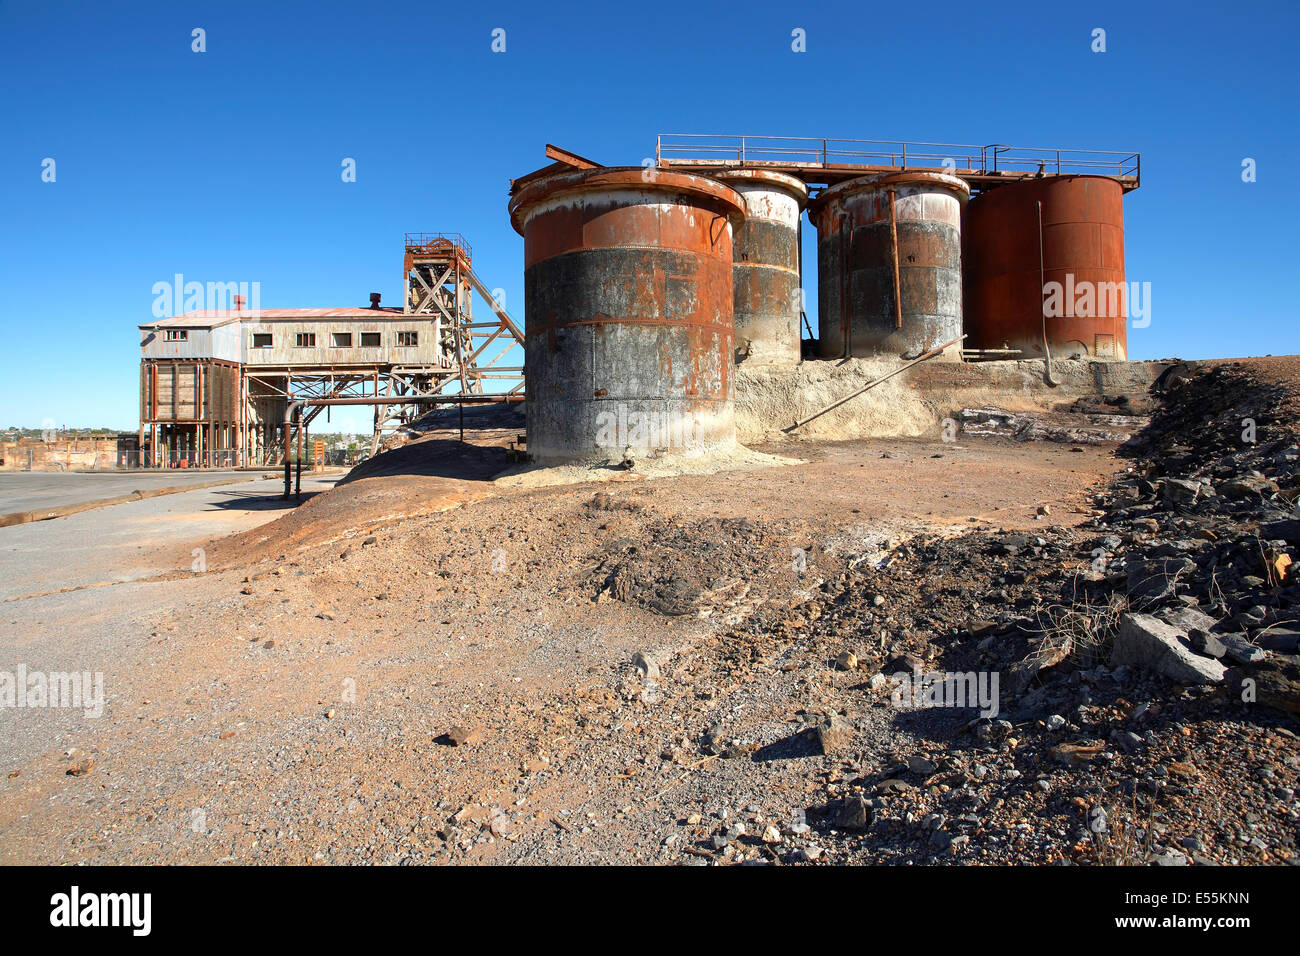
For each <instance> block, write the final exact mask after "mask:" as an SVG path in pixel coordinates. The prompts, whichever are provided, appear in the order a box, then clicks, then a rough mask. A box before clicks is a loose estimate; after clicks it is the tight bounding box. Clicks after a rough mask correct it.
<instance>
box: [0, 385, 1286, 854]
mask: <svg viewBox="0 0 1300 956" xmlns="http://www.w3.org/2000/svg"><path fill="white" fill-rule="evenodd" d="M1165 384H1166V385H1168V384H1169V383H1168V382H1166V383H1165ZM1260 388H1261V386H1260V385H1259V383H1257V382H1256V383H1254V384H1252V385H1250V386H1248V387H1245V390H1244V392H1243V395H1245V398H1244V399H1243V400H1253V399H1252V398H1251V396H1255V397H1256V398H1259V397H1260V395H1261V394H1263V393H1261V392H1260ZM1252 389H1253V391H1252ZM1187 397H1190V394H1189V395H1184V398H1187ZM1260 400H1261V401H1264V403H1265V405H1266V406H1267V407H1273V405H1276V402H1277V400H1278V399H1277V396H1271V395H1263V397H1262V398H1261V399H1260ZM1235 401H1236V399H1233V400H1230V401H1228V405H1229V406H1231V407H1228V408H1225V410H1224V411H1223V415H1222V417H1224V420H1225V421H1226V420H1227V418H1229V417H1230V414H1229V413H1231V414H1236V413H1237V408H1236V404H1234V402H1235ZM1270 403H1271V404H1270ZM1238 404H1239V402H1238ZM1202 427H1203V423H1201V422H1199V421H1186V422H1181V423H1180V422H1171V421H1170V420H1168V419H1161V418H1160V417H1159V416H1157V419H1156V421H1155V422H1154V423H1153V425H1152V426H1151V428H1152V429H1156V430H1157V431H1159V430H1161V429H1164V430H1165V431H1164V432H1163V433H1170V431H1171V430H1172V431H1179V430H1182V432H1183V433H1188V434H1187V435H1186V437H1185V438H1184V439H1183V440H1184V441H1189V439H1190V440H1191V441H1189V443H1194V442H1195V441H1196V440H1197V439H1198V436H1197V434H1191V433H1189V432H1195V431H1196V429H1199V428H1202ZM1267 427H1269V428H1271V427H1274V426H1273V425H1272V424H1270V425H1268V426H1267ZM1278 427H1280V425H1279V426H1278ZM430 440H433V441H437V440H439V439H438V438H437V437H436V436H435V437H433V438H432V439H430ZM1269 440H1270V441H1274V440H1279V441H1280V440H1281V439H1280V436H1277V435H1270V439H1269ZM1202 444H1203V445H1204V446H1205V448H1206V451H1205V454H1204V456H1203V457H1204V465H1205V467H1210V466H1211V464H1212V463H1215V462H1218V463H1221V462H1222V461H1223V455H1222V454H1221V452H1222V451H1223V449H1216V448H1214V447H1211V445H1212V443H1209V442H1202ZM1269 448H1270V449H1271V450H1269V451H1258V454H1260V455H1272V454H1274V453H1275V452H1276V451H1278V449H1276V448H1273V447H1272V446H1271V445H1270V446H1269ZM412 449H418V444H413V445H411V446H408V447H407V449H405V451H406V453H407V454H415V453H416V452H415V451H413V450H412ZM762 450H763V451H765V452H769V453H773V454H781V453H782V452H783V451H786V449H783V448H781V447H779V446H771V447H764V448H763V449H762ZM499 452H500V449H499V447H497V448H496V449H495V450H494V451H491V452H490V453H491V454H498V453H499ZM487 453H488V452H485V454H487ZM1256 453H1257V452H1256V451H1250V452H1249V455H1252V456H1253V455H1256ZM1125 454H1126V455H1127V456H1128V457H1126V458H1120V459H1117V458H1116V457H1115V455H1114V450H1113V449H1111V448H1108V447H1099V446H1086V447H1085V446H1070V445H1069V444H1064V445H1061V444H1054V443H1033V442H1025V443H1021V442H1016V441H1012V440H1008V439H1003V438H978V439H976V438H971V439H966V438H963V439H962V440H960V441H958V442H955V443H944V442H941V441H939V440H937V439H936V440H935V441H932V442H931V441H924V440H894V441H879V442H850V443H842V444H831V445H813V444H808V443H805V444H802V445H800V446H799V449H798V456H799V457H801V458H804V459H806V463H805V464H801V465H794V466H788V467H782V468H773V469H764V470H757V471H744V472H730V473H725V474H718V475H688V476H682V477H678V478H659V479H652V480H640V479H638V478H637V477H636V476H635V475H633V476H629V479H628V480H627V481H624V482H617V483H604V484H601V485H599V486H591V485H585V486H564V487H556V488H542V489H533V490H529V489H517V488H503V487H499V486H496V485H494V484H493V483H492V482H490V481H487V480H485V479H483V478H481V477H458V476H457V474H456V473H455V472H454V471H451V470H448V471H447V472H446V473H443V474H439V473H436V472H427V473H425V474H423V475H421V476H419V477H416V478H402V477H397V476H385V475H383V474H382V472H379V473H377V477H374V478H368V479H364V480H356V481H353V482H350V483H348V484H344V485H341V486H340V487H339V488H337V489H335V490H334V491H332V492H330V493H328V494H325V495H321V496H318V497H317V498H314V499H312V500H311V501H310V502H308V503H307V504H305V505H304V506H303V507H301V508H299V509H297V511H296V512H295V513H293V514H291V515H287V516H285V517H283V518H281V519H279V520H277V521H276V522H273V523H271V524H270V525H266V526H264V527H262V528H259V529H257V530H256V531H253V532H249V533H247V534H244V535H241V536H237V537H236V538H233V539H228V540H226V541H222V542H211V543H210V554H211V559H210V564H209V567H210V570H209V571H208V572H207V573H205V574H201V575H190V576H178V577H176V578H175V579H173V580H166V581H156V582H152V583H135V584H130V585H118V586H114V587H112V588H103V589H99V590H98V591H96V592H93V593H95V594H97V595H98V599H97V602H96V607H95V608H93V609H92V608H90V607H88V606H83V607H81V608H80V609H79V613H80V614H83V615H87V616H88V620H86V621H85V623H84V624H83V625H82V626H81V630H80V631H79V632H78V638H77V639H78V641H79V642H80V646H81V647H82V648H83V649H84V653H82V654H81V656H80V657H79V658H77V660H76V665H75V666H78V667H91V668H98V669H102V670H103V671H104V672H105V685H106V693H107V696H108V701H109V702H108V705H107V707H106V710H105V714H104V716H103V717H102V718H99V719H85V718H81V717H79V716H78V715H77V714H73V713H70V712H67V711H62V712H56V711H50V710H44V711H41V710H9V711H6V712H4V713H3V714H0V721H3V722H4V726H3V727H2V728H0V730H3V733H0V739H3V740H5V741H14V742H13V743H6V744H5V745H4V750H3V757H4V761H5V762H4V765H3V767H4V775H3V777H4V779H0V787H3V788H4V789H3V793H4V799H3V801H0V832H2V833H3V834H4V837H5V839H4V841H3V843H0V847H3V849H2V850H0V859H3V860H4V861H6V862H55V861H57V862H101V863H126V862H140V861H167V862H238V863H258V862H265V863H303V862H306V863H311V862H317V863H391V864H402V863H425V862H484V863H512V862H518V863H552V862H555V863H582V862H621V863H679V864H680V863H700V864H708V863H738V862H755V863H757V862H767V863H782V864H823V863H827V862H829V863H849V862H855V863H856V862H881V863H902V864H969V863H1027V864H1051V863H1079V864H1090V863H1098V862H1101V863H1148V862H1156V863H1166V864H1170V863H1172V864H1183V863H1190V864H1197V863H1234V862H1237V863H1242V862H1250V863H1277V862H1294V861H1295V860H1296V853H1295V845H1296V844H1295V840H1296V832H1297V821H1298V820H1300V804H1297V803H1296V801H1295V793H1294V791H1295V786H1296V777H1297V772H1298V768H1297V753H1298V750H1297V746H1296V737H1295V734H1296V732H1297V730H1298V729H1300V728H1298V727H1297V724H1296V718H1295V716H1294V715H1293V714H1289V713H1287V712H1286V711H1285V710H1278V709H1275V708H1269V707H1264V706H1261V705H1259V704H1245V703H1242V702H1241V701H1239V700H1237V699H1236V698H1235V697H1234V696H1233V695H1231V694H1229V693H1227V692H1226V691H1225V688H1224V685H1223V684H1220V685H1218V686H1214V685H1207V686H1185V685H1181V684H1178V683H1175V682H1173V681H1171V680H1169V679H1168V678H1166V677H1164V676H1162V675H1161V674H1159V673H1155V672H1153V671H1150V670H1147V669H1143V668H1139V667H1112V666H1111V665H1110V658H1109V653H1110V642H1112V641H1113V640H1114V633H1113V632H1114V630H1115V628H1116V626H1117V622H1118V621H1119V619H1120V618H1121V617H1122V616H1123V615H1124V614H1126V613H1131V611H1132V608H1130V604H1129V602H1130V601H1131V595H1130V594H1129V588H1128V575H1129V572H1130V571H1131V570H1132V568H1133V567H1138V566H1141V565H1143V564H1144V562H1146V561H1149V560H1156V559H1158V558H1159V557H1160V555H1161V554H1162V553H1163V552H1162V550H1161V549H1163V548H1165V547H1166V546H1170V547H1175V548H1176V546H1177V542H1179V541H1182V540H1184V538H1183V534H1182V533H1183V531H1184V530H1185V528H1184V526H1183V525H1182V524H1180V523H1179V522H1183V521H1191V520H1193V519H1196V518H1198V517H1199V518H1203V519H1204V522H1205V525H1206V527H1207V528H1209V529H1210V530H1213V529H1214V528H1215V527H1218V528H1220V529H1221V530H1222V529H1224V528H1227V527H1236V528H1239V529H1242V530H1243V532H1244V531H1247V530H1253V527H1252V522H1258V520H1259V519H1260V517H1261V515H1262V516H1263V517H1264V518H1268V514H1266V513H1265V512H1266V511H1267V509H1268V508H1271V507H1275V502H1276V500H1277V499H1276V495H1274V493H1272V492H1269V493H1268V494H1269V495H1270V497H1267V498H1266V497H1265V496H1264V495H1260V496H1258V500H1253V501H1250V502H1247V505H1249V506H1250V507H1252V508H1255V509H1256V511H1254V512H1251V513H1250V514H1247V513H1246V510H1245V506H1242V507H1241V508H1239V507H1238V505H1236V504H1233V505H1232V506H1231V507H1230V508H1229V507H1228V506H1227V505H1226V504H1225V505H1224V508H1223V510H1216V509H1218V508H1219V504H1218V503H1217V502H1218V500H1219V498H1218V497H1216V498H1215V499H1213V500H1212V501H1210V503H1209V504H1205V503H1203V502H1202V503H1201V504H1200V507H1202V508H1203V509H1204V510H1202V511H1195V512H1194V513H1193V511H1189V509H1188V507H1187V506H1186V505H1183V504H1179V503H1177V502H1171V503H1169V504H1168V505H1167V506H1166V505H1165V504H1162V503H1161V502H1163V501H1164V500H1165V499H1164V497H1163V494H1164V492H1163V489H1164V487H1165V486H1164V485H1162V484H1158V483H1157V481H1165V480H1167V478H1166V477H1164V476H1155V475H1149V474H1147V472H1148V471H1149V465H1148V464H1147V461H1148V459H1146V458H1144V457H1143V455H1144V454H1145V452H1144V451H1143V449H1142V448H1139V447H1136V446H1135V447H1134V448H1132V449H1129V450H1126V452H1125ZM1160 454H1161V455H1164V456H1166V457H1168V454H1169V453H1168V449H1167V448H1166V449H1164V450H1162V451H1161V452H1160ZM1175 457H1176V456H1175ZM1261 463H1262V459H1260V460H1259V461H1256V459H1255V458H1253V457H1252V458H1251V459H1250V460H1249V461H1247V460H1246V459H1245V458H1243V459H1242V461H1240V462H1236V463H1233V467H1234V468H1238V470H1240V471H1243V472H1244V471H1248V470H1250V468H1251V467H1253V466H1254V465H1258V464H1261ZM1187 464H1188V465H1189V466H1190V465H1195V464H1196V463H1195V462H1192V461H1190V460H1189V461H1188V463H1187ZM1284 464H1285V463H1284ZM372 467H373V466H372ZM467 467H470V466H469V465H467ZM473 467H477V466H476V465H474V466H473ZM1270 467H1271V466H1270ZM1184 470H1194V468H1191V469H1184ZM471 471H473V468H471ZM1117 472H1118V475H1117V476H1116V477H1115V478H1114V480H1113V481H1112V476H1113V475H1116V473H1117ZM473 473H474V475H478V474H479V472H477V471H474V472H473ZM1153 479H1156V480H1153ZM1269 480H1273V481H1274V482H1275V484H1277V485H1278V486H1279V490H1278V492H1277V494H1278V495H1280V494H1281V493H1282V492H1285V491H1286V489H1287V487H1292V488H1293V487H1294V482H1293V481H1292V480H1291V477H1288V475H1285V474H1283V475H1279V476H1278V477H1277V478H1275V479H1269ZM1140 481H1149V482H1151V488H1150V490H1149V491H1148V489H1146V487H1145V486H1140V485H1139V484H1138V482H1140ZM1288 482H1291V484H1289V485H1288ZM900 487H905V488H907V489H908V494H907V495H906V496H900V495H899V494H898V489H899V488H900ZM1171 487H1176V486H1171ZM1130 488H1136V489H1137V491H1138V495H1139V496H1143V495H1146V496H1148V497H1149V498H1150V499H1151V503H1152V504H1153V507H1152V508H1150V509H1148V510H1147V511H1145V512H1139V513H1134V512H1132V511H1131V509H1132V508H1134V507H1141V505H1143V504H1144V503H1146V502H1145V499H1141V498H1140V497H1139V498H1132V497H1130V492H1129V489H1130ZM1219 497H1222V496H1219ZM1223 500H1224V502H1226V501H1227V499H1226V498H1224V499H1223ZM1193 505H1197V502H1193ZM1148 521H1154V522H1155V529H1154V530H1150V529H1149V528H1148V527H1147V526H1146V525H1144V524H1137V523H1138V522H1148ZM1171 532H1177V534H1176V535H1174V536H1172V537H1171ZM1111 536H1113V537H1115V538H1116V539H1117V543H1116V544H1113V545H1112V544H1111V543H1109V542H1108V539H1109V538H1110V537H1111ZM1219 539H1220V541H1221V542H1224V546H1225V547H1226V546H1227V543H1231V542H1232V541H1235V540H1236V539H1234V538H1233V537H1232V535H1231V534H1229V535H1227V537H1226V538H1225V537H1224V536H1223V535H1220V536H1219ZM1197 540H1200V541H1202V542H1208V541H1209V540H1210V539H1207V538H1200V539H1197ZM1099 542H1101V544H1100V545H1099ZM1284 544H1285V542H1284ZM1099 546H1100V547H1103V548H1104V549H1105V550H1106V554H1105V555H1104V562H1103V564H1102V565H1101V566H1100V569H1098V568H1099V566H1098V565H1097V564H1096V562H1097V555H1096V550H1097V548H1098V547H1099ZM1216 553H1217V552H1216ZM1197 567H1198V568H1201V566H1200V565H1197ZM1202 570H1203V569H1202ZM1199 573H1200V572H1199V571H1198V572H1197V573H1195V574H1192V576H1191V578H1189V581H1190V584H1189V585H1188V586H1187V587H1186V588H1185V589H1183V591H1181V592H1179V593H1176V594H1174V595H1173V596H1172V597H1171V599H1170V600H1171V602H1178V603H1179V604H1181V605H1182V606H1185V607H1193V608H1199V609H1201V610H1202V611H1204V612H1207V613H1210V614H1212V615H1213V616H1214V617H1215V618H1216V622H1217V623H1216V626H1215V628H1214V630H1216V632H1219V633H1226V631H1227V629H1229V628H1231V627H1235V626H1237V625H1238V624H1243V626H1244V623H1243V622H1242V621H1241V620H1239V617H1238V616H1239V615H1240V614H1241V613H1242V612H1249V613H1251V614H1253V613H1254V608H1255V606H1256V604H1257V603H1258V602H1259V601H1261V599H1262V600H1264V601H1265V602H1266V603H1267V605H1268V606H1267V608H1266V611H1267V614H1266V615H1265V616H1264V617H1262V618H1259V619H1255V618H1250V621H1251V622H1252V623H1253V624H1256V625H1258V627H1256V628H1255V631H1256V632H1257V631H1259V630H1263V629H1266V628H1269V627H1274V628H1276V627H1279V626H1281V625H1280V624H1279V622H1284V621H1285V620H1287V619H1288V618H1287V616H1286V615H1287V614H1288V613H1289V611H1288V609H1289V608H1290V607H1293V606H1294V604H1295V596H1296V595H1295V591H1296V585H1295V584H1294V583H1285V582H1279V583H1277V584H1275V585H1274V586H1273V587H1271V588H1266V590H1267V591H1268V593H1267V594H1264V595H1262V596H1261V595H1257V594H1250V593H1248V591H1249V588H1251V587H1252V583H1251V582H1250V581H1246V580H1244V578H1245V577H1252V576H1253V575H1244V576H1242V578H1243V579H1242V580H1239V581H1236V582H1229V583H1228V585H1227V588H1228V590H1229V591H1231V592H1233V593H1230V594H1225V595H1224V596H1222V597H1220V598H1212V597H1211V594H1210V591H1209V589H1208V587H1207V588H1206V589H1205V592H1204V594H1203V595H1202V594H1201V593H1200V591H1199V590H1198V588H1200V585H1201V579H1200V577H1199V576H1198V575H1199ZM1215 580H1216V581H1220V582H1222V581H1224V580H1225V577H1224V575H1221V574H1220V575H1218V576H1217V577H1216V578H1215ZM1292 580H1294V579H1292ZM1234 589H1236V590H1234ZM1176 590H1177V589H1176ZM1180 595H1181V597H1185V598H1194V599H1195V601H1196V603H1195V604H1191V603H1188V602H1184V601H1180V600H1179V598H1180ZM51 600H53V599H52V598H37V599H29V600H28V601H25V602H22V603H21V604H19V605H11V606H10V607H11V608H12V612H11V617H12V618H13V619H14V620H20V621H22V625H21V626H20V627H19V628H17V629H16V630H15V629H11V633H18V634H20V637H19V638H17V639H16V640H11V645H10V646H11V648H12V649H14V650H15V651H17V652H18V653H19V655H20V657H21V656H23V655H24V654H26V656H25V657H24V659H26V660H29V661H30V662H31V663H30V664H29V666H31V667H36V666H37V665H38V664H41V665H42V666H45V667H46V668H48V669H53V667H54V663H53V662H55V661H69V663H67V664H65V666H67V667H72V666H74V664H73V663H72V662H71V658H70V657H69V654H70V650H69V646H68V641H67V639H66V637H63V635H66V633H67V632H68V629H69V616H68V613H69V612H68V608H67V606H66V605H58V604H54V605H46V604H43V603H42V602H46V601H51ZM65 600H66V596H65ZM1169 607H1173V604H1172V603H1170V605H1169ZM1148 610H1151V611H1152V612H1153V613H1154V612H1155V611H1157V610H1159V609H1157V608H1154V607H1151V608H1148ZM47 614H48V618H47ZM43 619H45V620H44V622H43V623H38V622H41V621H42V620H43ZM1246 633H1247V635H1248V637H1252V638H1253V637H1255V633H1254V632H1252V631H1250V630H1247V631H1246ZM1067 638H1068V641H1067V640H1066V639H1067ZM20 648H21V649H22V650H19V649H20ZM27 649H30V653H27ZM47 661H48V662H49V663H45V662H47ZM916 670H919V671H920V672H921V673H931V672H937V673H967V672H970V673H982V674H985V675H990V674H995V673H996V674H997V675H998V677H999V681H1000V690H999V697H998V700H997V702H996V706H995V712H994V713H992V714H990V715H988V716H981V713H980V711H979V708H978V707H945V708H935V707H924V706H921V707H917V706H911V707H909V706H904V705H902V704H900V703H899V702H897V701H895V700H893V699H891V690H892V689H893V688H892V685H891V684H890V683H889V682H888V676H889V675H891V674H894V673H897V672H899V671H905V672H913V671H916ZM967 703H969V701H968V702H967ZM69 771H74V772H69Z"/></svg>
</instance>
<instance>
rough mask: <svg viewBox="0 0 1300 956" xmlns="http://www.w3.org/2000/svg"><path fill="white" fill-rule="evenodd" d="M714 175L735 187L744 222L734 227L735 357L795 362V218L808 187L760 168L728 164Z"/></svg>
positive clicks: (798, 298)
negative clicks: (743, 167)
mask: <svg viewBox="0 0 1300 956" xmlns="http://www.w3.org/2000/svg"><path fill="white" fill-rule="evenodd" d="M717 178H718V179H719V180H721V181H722V182H724V183H726V184H727V185H728V186H730V187H731V188H732V189H734V190H736V192H738V193H740V196H741V198H742V199H743V200H744V203H745V223H744V225H742V226H741V227H740V228H739V229H737V230H736V237H735V241H734V244H733V245H734V260H735V267H734V268H733V269H732V272H731V274H732V278H733V280H734V282H735V286H736V296H735V303H736V361H737V362H746V363H748V364H751V365H797V364H798V363H799V359H800V338H801V336H800V334H799V317H800V315H801V314H802V312H803V308H802V306H803V295H802V290H801V281H800V276H799V220H800V218H801V217H802V215H803V207H804V206H805V205H806V204H807V202H808V187H807V186H805V185H804V184H803V183H802V182H801V181H799V180H798V179H795V178H794V177H793V176H788V175H786V174H785V173H778V172H772V171H768V170H765V169H733V170H729V171H727V172H725V173H719V174H718V177H717Z"/></svg>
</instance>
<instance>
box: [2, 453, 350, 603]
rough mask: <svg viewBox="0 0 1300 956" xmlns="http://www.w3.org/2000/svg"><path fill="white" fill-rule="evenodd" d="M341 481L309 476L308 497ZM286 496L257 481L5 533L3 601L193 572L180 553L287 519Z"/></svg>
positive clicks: (277, 486)
mask: <svg viewBox="0 0 1300 956" xmlns="http://www.w3.org/2000/svg"><path fill="white" fill-rule="evenodd" d="M211 475H212V473H211V472H207V473H206V475H205V477H208V479H209V480H211ZM49 477H68V478H74V477H75V478H81V477H86V478H91V477H99V476H92V475H84V476H83V475H55V476H49ZM137 477H138V476H137ZM167 477H168V478H171V477H172V476H171V475H168V476H167ZM245 477H246V476H245ZM341 477H342V474H332V475H325V476H321V477H316V478H309V477H307V476H306V475H304V476H303V480H302V491H303V495H304V497H306V496H307V495H308V494H310V493H313V492H318V491H325V490H327V489H329V488H332V487H333V486H334V484H335V483H336V482H337V481H338V480H339V479H340V478H341ZM283 488H284V486H283V483H282V482H281V480H280V479H278V478H276V479H263V478H256V479H254V480H253V481H242V482H240V483H239V484H231V485H223V486H220V487H216V488H202V489H196V490H194V491H183V492H178V493H177V494H174V495H164V496H161V497H158V498H145V499H143V500H141V501H129V502H126V503H124V504H118V505H109V506H107V507H104V508H99V509H96V510H94V511H84V512H81V513H80V514H74V515H69V516H68V517H66V518H53V519H51V520H49V521H35V522H32V523H30V524H20V525H14V526H12V527H9V528H0V601H13V600H14V599H15V598H21V597H25V596H29V595H34V594H47V593H50V592H52V591H59V590H63V589H67V588H79V587H87V586H92V585H97V584H105V583H113V582H121V581H134V580H138V579H140V578H146V577H152V576H154V575H157V574H161V573H165V572H169V571H184V570H189V567H190V561H191V558H190V557H189V556H188V555H189V551H186V550H182V549H181V547H180V546H183V545H186V544H194V545H195V546H198V545H200V544H202V543H203V542H205V541H207V540H208V539H209V538H214V537H218V536H224V535H229V534H235V533H236V532H239V531H246V530H247V529H249V528H254V527H257V526H258V525H260V524H265V523H266V522H268V521H271V520H273V519H275V518H277V517H279V516H280V515H281V514H283V513H285V512H286V511H288V510H289V509H290V508H292V507H294V503H293V502H292V501H281V500H280V493H281V491H283ZM128 490H129V489H128ZM119 493H121V492H119ZM182 559H183V563H182Z"/></svg>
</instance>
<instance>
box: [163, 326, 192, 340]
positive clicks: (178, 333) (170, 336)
mask: <svg viewBox="0 0 1300 956" xmlns="http://www.w3.org/2000/svg"><path fill="white" fill-rule="evenodd" d="M189 337H190V333H189V330H188V329H165V330H163V341H164V342H187V341H189Z"/></svg>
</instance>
